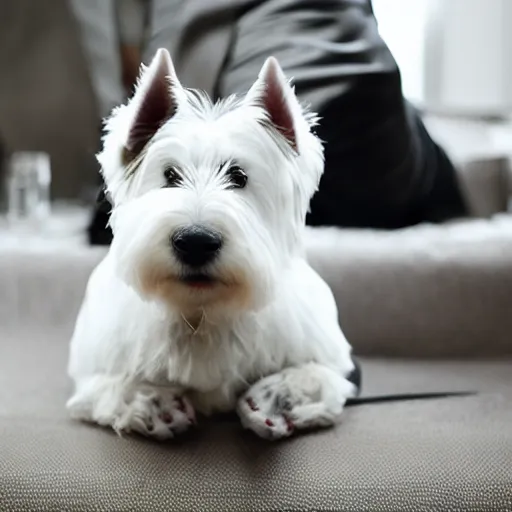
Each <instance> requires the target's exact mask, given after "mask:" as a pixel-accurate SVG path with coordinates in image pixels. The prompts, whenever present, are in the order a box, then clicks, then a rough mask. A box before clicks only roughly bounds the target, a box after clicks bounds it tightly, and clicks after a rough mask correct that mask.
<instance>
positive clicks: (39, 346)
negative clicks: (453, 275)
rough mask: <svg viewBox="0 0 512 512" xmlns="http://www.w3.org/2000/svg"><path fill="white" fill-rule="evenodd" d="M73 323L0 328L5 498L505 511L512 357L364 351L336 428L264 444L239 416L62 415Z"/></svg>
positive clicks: (60, 503)
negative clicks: (117, 425) (87, 420)
mask: <svg viewBox="0 0 512 512" xmlns="http://www.w3.org/2000/svg"><path fill="white" fill-rule="evenodd" d="M69 334H70V333H69V330H68V329H55V330H51V329H47V328H46V329H43V330H40V331H39V332H37V331H35V330H33V329H28V330H26V331H23V330H20V331H18V332H16V333H15V334H11V335H7V334H6V333H3V334H2V337H1V341H0V342H1V349H2V357H1V358H0V432H1V436H0V453H1V457H0V510H13V511H14V510H16V511H19V512H25V511H34V512H35V511H41V510H66V511H68V512H74V511H77V512H82V511H92V510H97V511H113V510H137V511H144V510H148V511H152V512H153V511H159V510H162V511H164V510H165V511H173V510H176V511H183V510H226V511H228V510H233V511H238V510H258V511H264V510H340V511H342V510H347V511H353V510H358V511H363V510H377V511H379V510H382V511H385V510H393V511H397V512H398V511H400V510H411V509H412V508H413V507H414V509H415V510H466V511H473V510H474V511H478V512H485V511H487V510H510V508H511V507H512V472H511V466H510V461H511V460H512V429H511V428H510V425H511V424H512V379H511V378H510V375H512V360H511V361H487V362H468V361H465V362H464V361H458V362H446V361H445V362H424V361H423V362H421V361H418V362H415V361H397V360H395V361H393V360H377V359H363V361H362V366H363V376H364V377H363V379H364V383H363V389H364V393H365V394H367V395H373V394H385V393H396V392H398V393H400V392H409V391H435V390H442V391H444V390H469V389H471V390H477V391H480V394H478V395H476V396H471V397H465V398H445V399H439V400H427V401H405V402H396V403H384V404H372V405H360V406H355V407H350V408H347V409H346V412H345V416H344V421H343V422H342V423H341V424H340V425H339V426H337V427H336V428H334V429H330V430H325V431H321V432H315V433H310V434H307V435H303V436H300V437H297V438H294V439H290V440H287V441H285V442H276V443H271V442H267V441H263V440H260V439H257V438H256V437H255V436H253V435H252V434H250V433H248V432H244V431H242V428H241V426H240V425H239V422H238V421H237V420H236V418H234V417H230V416H229V417H224V418H217V419H213V420H207V421H202V422H201V426H200V428H199V430H198V432H197V433H196V434H195V435H194V436H192V437H189V438H184V439H182V440H177V441H176V442H171V443H169V444H157V443H154V442H150V441H148V440H144V439H141V438H136V437H125V438H120V437H117V436H116V435H115V434H113V433H112V432H110V431H108V430H104V429H101V428H97V427H93V426H90V425H85V424H80V423H75V422H73V421H71V420H69V419H68V418H67V416H66V411H65V409H64V403H65V400H66V398H67V397H68V396H69V393H70V390H71V389H70V383H69V381H68V379H67V378H66V375H65V366H66V358H67V340H68V337H69Z"/></svg>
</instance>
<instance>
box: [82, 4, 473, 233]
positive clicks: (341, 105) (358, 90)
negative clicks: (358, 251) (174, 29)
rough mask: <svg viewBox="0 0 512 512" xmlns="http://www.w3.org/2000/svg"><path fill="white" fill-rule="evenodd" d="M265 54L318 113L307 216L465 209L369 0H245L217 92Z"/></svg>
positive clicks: (422, 216)
mask: <svg viewBox="0 0 512 512" xmlns="http://www.w3.org/2000/svg"><path fill="white" fill-rule="evenodd" d="M269 55H274V56H275V57H277V59H278V60H279V62H280V64H281V66H282V67H283V69H284V71H285V73H286V74H287V76H289V77H293V79H294V83H295V89H296V92H297V95H298V96H299V99H300V100H301V101H302V102H305V103H308V104H310V105H311V108H312V109H313V110H314V111H316V112H318V113H319V115H320V117H321V118H322V121H321V123H320V126H319V127H318V129H317V133H318V135H319V137H320V138H321V139H322V140H323V141H325V173H324V176H323V178H322V181H321V184H320V189H319V191H318V193H317V194H316V195H315V197H314V198H313V200H312V203H311V213H310V215H309V216H308V218H307V222H308V224H310V225H314V226H319V225H336V226H346V227H373V228H387V229H394V228H400V227H404V226H409V225H412V224H416V223H419V222H423V221H427V222H439V221H443V220H446V219H449V218H453V217H457V216H463V215H465V214H466V206H465V204H464V200H463V198H462V195H461V193H460V190H459V188H458V184H457V179H456V175H455V170H454V168H453V165H452V164H451V162H450V160H449V159H448V157H447V156H446V154H445V153H444V151H443V150H442V149H441V148H440V147H439V146H438V145H437V144H436V143H434V142H433V141H432V139H431V138H430V136H429V134H428V133H427V131H426V130H425V127H424V126H423V123H422V121H421V119H420V117H419V115H418V112H416V111H415V109H414V108H413V107H412V106H411V105H410V104H408V102H407V101H405V100H404V98H403V94H402V88H401V80H400V73H399V70H398V68H397V66H396V63H395V61H394V59H393V57H392V55H391V54H390V52H389V50H388V48H387V47H386V45H385V44H384V42H383V41H382V39H381V38H380V36H379V33H378V31H377V24H376V20H375V18H374V16H373V12H372V9H371V3H370V1H369V0H249V1H247V2H245V4H243V7H241V8H240V11H239V13H238V16H237V21H236V30H235V35H234V38H233V42H232V46H231V51H230V53H229V55H228V57H227V60H226V62H225V66H224V68H223V71H222V73H221V76H220V78H219V82H218V87H217V93H218V95H219V96H225V95H228V94H232V93H243V92H245V91H247V90H248V88H249V87H250V86H251V85H252V83H253V82H254V80H255V78H256V77H257V75H258V72H259V70H260V68H261V65H262V63H263V61H264V60H265V58H266V57H267V56H269ZM106 215H107V214H106V213H101V212H98V215H97V216H96V225H95V227H94V229H93V230H92V231H93V232H95V230H97V229H98V226H102V225H103V223H104V221H105V219H106ZM100 237H103V240H105V234H104V233H103V234H100ZM107 238H108V236H107ZM91 239H94V235H93V236H92V237H91Z"/></svg>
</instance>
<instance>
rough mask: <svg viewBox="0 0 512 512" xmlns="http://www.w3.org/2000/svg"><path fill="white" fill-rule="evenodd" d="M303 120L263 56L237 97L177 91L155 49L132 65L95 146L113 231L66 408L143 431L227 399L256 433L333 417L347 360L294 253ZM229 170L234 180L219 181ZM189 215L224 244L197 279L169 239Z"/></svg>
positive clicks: (328, 301) (329, 302)
mask: <svg viewBox="0 0 512 512" xmlns="http://www.w3.org/2000/svg"><path fill="white" fill-rule="evenodd" d="M315 122H316V119H315V117H314V115H312V114H309V113H307V112H305V111H304V110H303V109H302V108H301V106H300V105H299V103H298V101H297V99H296V97H295V94H294V92H293V89H292V88H291V87H290V85H289V84H288V82H287V80H286V79H285V77H284V75H283V73H282V71H281V69H280V67H279V65H278V63H277V61H276V60H275V59H273V58H269V59H268V60H267V61H266V63H265V65H264V66H263V68H262V70H261V73H260V75H259V77H258V79H257V80H256V82H255V84H254V86H253V87H252V88H251V90H250V91H249V92H248V93H247V95H246V96H244V97H242V98H234V97H232V98H228V99H225V100H223V101H221V102H218V103H216V104H213V103H212V102H211V101H210V100H209V99H208V98H207V97H205V96H204V95H202V94H200V93H198V92H197V91H192V90H187V89H185V88H183V87H182V86H181V84H180V83H179V80H178V78H177V77H176V74H175V71H174V68H173V66H172V62H171V60H170V57H169V55H168V53H167V52H166V51H165V50H160V51H159V52H158V53H157V54H156V56H155V58H154V60H153V62H152V63H151V65H150V66H149V67H148V68H144V69H143V70H142V73H141V78H140V81H139V84H138V87H137V89H136V92H135V94H134V96H133V98H132V99H131V100H130V101H129V102H128V104H127V105H124V106H121V107H119V108H118V109H116V110H115V111H114V112H113V114H112V117H111V118H110V120H109V121H108V123H107V131H106V136H105V139H104V148H103V151H102V152H101V153H100V155H99V157H98V159H99V161H100V163H101V167H102V172H103V175H104V178H105V181H106V184H107V187H108V193H109V195H110V197H111V198H112V202H113V205H114V206H113V214H112V228H113V232H114V240H113V242H112V245H111V248H110V251H109V253H108V255H107V256H106V258H105V259H104V261H102V262H101V263H100V265H99V266H98V267H97V268H96V270H95V271H94V273H93V275H92V276H91V278H90V282H89V284H88V287H87V292H86V297H85V299H84V303H83V305H82V308H81V311H80V314H79V317H78V320H77V323H76V328H75V332H74V335H73V339H72V341H71V354H70V361H69V374H70V376H71V377H72V379H73V380H74V383H75V392H74V394H73V396H72V397H71V399H70V400H69V402H68V408H69V411H70V413H71V415H72V416H73V417H75V418H78V419H81V420H86V421H92V422H96V423H99V424H101V425H106V426H110V427H113V428H114V429H115V430H116V431H119V432H138V433H141V434H143V435H147V436H153V437H155V438H157V439H168V438H171V437H173V436H175V435H176V434H179V433H180V432H183V431H185V430H187V429H188V428H189V427H190V426H191V425H193V424H194V423H195V421H196V417H195V411H198V412H199V413H202V414H211V413H214V412H217V411H229V410H233V409H236V410H237V412H238V414H239V416H240V418H241V421H242V424H243V425H244V426H245V427H246V428H249V429H252V430H253V431H254V432H255V433H256V434H258V435H260V436H262V437H267V438H279V437H284V436H288V435H290V434H292V433H293V432H294V431H296V430H297V429H303V428H311V427H320V426H328V425H332V424H333V423H334V422H335V421H337V419H338V418H339V416H340V413H341V411H342V408H343V405H344V403H345V401H346V399H347V398H348V397H350V396H353V394H354V393H355V388H354V386H353V385H352V384H351V383H350V382H349V381H348V380H347V379H346V377H347V376H348V375H349V374H350V372H351V371H352V370H353V368H354V365H353V362H352V360H351V357H350V353H351V349H350V346H349V344H348V342H347V341H346V339H345V337H344V335H343V333H342V331H341V330H340V327H339V325H338V314H337V309H336V305H335V301H334V299H333V296H332V294H331V291H330V289H329V288H328V286H327V285H326V284H325V282H324V281H323V280H322V279H321V278H320V277H319V276H318V275H317V274H316V273H315V271H313V269H312V268H311V267H310V266H309V265H308V263H307V262H306V260H305V248H304V224H305V216H306V212H307V209H308V205H309V202H310V199H311V197H312V195H313V193H314V192H315V190H316V188H317V187H318V183H319V180H320V176H321V174H322V171H323V152H322V145H321V143H320V141H319V140H318V139H317V137H316V136H315V135H314V134H313V133H312V131H311V128H312V126H314V124H315ZM233 165H236V166H238V167H239V168H241V169H242V170H243V171H244V172H245V174H246V175H247V184H246V186H245V187H243V188H233V187H232V186H230V181H229V174H228V170H229V169H230V168H231V166H233ZM169 168H172V169H173V170H174V171H176V172H177V173H179V180H178V182H177V183H174V185H173V186H168V183H167V182H166V178H165V170H166V169H169ZM174 171H173V172H174ZM191 225H194V226H195V225H200V226H208V228H212V229H215V231H216V232H218V233H220V234H222V238H223V240H224V244H223V246H222V249H221V251H220V253H219V255H218V257H217V258H216V259H215V260H214V261H213V262H212V263H209V264H208V265H207V266H205V268H202V269H201V273H202V275H203V276H204V275H207V277H208V282H207V284H206V285H202V286H196V285H194V284H191V282H190V280H188V279H187V276H189V275H190V269H188V268H187V267H186V265H184V264H183V263H182V262H181V261H180V260H179V258H177V256H176V254H175V252H174V251H173V248H172V247H171V243H170V239H171V237H172V236H173V234H174V233H176V231H177V230H179V229H181V228H183V227H184V226H185V227H186V226H191Z"/></svg>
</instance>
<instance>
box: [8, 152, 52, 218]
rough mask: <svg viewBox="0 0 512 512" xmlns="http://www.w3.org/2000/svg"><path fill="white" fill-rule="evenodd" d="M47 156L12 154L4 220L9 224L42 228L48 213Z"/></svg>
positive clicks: (44, 154)
mask: <svg viewBox="0 0 512 512" xmlns="http://www.w3.org/2000/svg"><path fill="white" fill-rule="evenodd" d="M50 184H51V168H50V156H49V155H48V154H47V153H42V152H34V151H19V152H16V153H13V155H12V156H11V159H10V163H9V167H8V170H7V219H8V221H9V222H10V223H11V224H12V225H16V226H20V225H22V226H26V227H30V228H41V227H42V226H44V223H45V221H47V220H48V217H49V215H50Z"/></svg>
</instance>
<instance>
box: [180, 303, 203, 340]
mask: <svg viewBox="0 0 512 512" xmlns="http://www.w3.org/2000/svg"><path fill="white" fill-rule="evenodd" d="M205 318H206V315H205V312H204V309H201V313H200V314H199V315H198V316H195V317H194V318H193V319H192V318H190V319H189V318H187V317H186V316H185V315H184V314H183V313H181V319H182V320H183V322H184V323H185V325H186V326H187V327H188V328H189V329H190V331H191V333H192V336H195V335H196V334H197V333H198V332H199V330H200V329H201V327H202V325H203V324H204V321H205Z"/></svg>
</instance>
